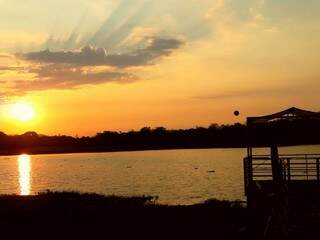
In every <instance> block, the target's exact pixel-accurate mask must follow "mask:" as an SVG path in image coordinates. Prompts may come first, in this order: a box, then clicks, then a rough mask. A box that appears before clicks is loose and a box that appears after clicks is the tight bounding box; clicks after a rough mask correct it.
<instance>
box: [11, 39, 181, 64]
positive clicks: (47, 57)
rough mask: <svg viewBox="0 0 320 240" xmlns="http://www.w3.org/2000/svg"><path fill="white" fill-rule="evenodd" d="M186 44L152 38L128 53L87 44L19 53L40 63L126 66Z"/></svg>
mask: <svg viewBox="0 0 320 240" xmlns="http://www.w3.org/2000/svg"><path fill="white" fill-rule="evenodd" d="M183 44H184V42H183V41H181V40H178V39H165V38H151V39H150V43H149V45H148V46H146V47H145V48H143V49H140V50H135V51H132V52H130V53H126V54H108V53H107V50H106V49H105V48H94V47H91V46H86V47H84V48H82V49H81V50H80V51H58V52H52V51H50V50H45V51H40V52H30V53H26V54H17V57H18V58H23V59H25V60H29V61H34V62H39V63H58V64H60V63H65V64H74V65H77V66H112V67H117V68H126V67H133V66H143V65H150V64H152V63H153V62H154V61H155V60H156V59H158V58H161V57H162V56H167V55H170V54H171V53H172V52H173V51H174V50H175V49H178V48H180V47H181V46H182V45H183Z"/></svg>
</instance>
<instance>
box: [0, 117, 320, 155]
mask: <svg viewBox="0 0 320 240" xmlns="http://www.w3.org/2000/svg"><path fill="white" fill-rule="evenodd" d="M319 143H320V124H319V121H314V120H301V121H278V122H270V123H268V124H261V125H259V124H258V125H255V126H254V127H248V126H247V125H245V124H240V123H236V124H233V125H218V124H211V125H210V126H209V127H207V128H205V127H195V128H191V129H178V130H169V129H166V128H164V127H157V128H150V127H143V128H142V129H140V130H139V131H134V130H132V131H129V132H116V131H104V132H99V133H97V134H96V135H94V136H91V137H89V136H84V137H71V136H65V135H58V136H46V135H41V134H37V133H36V132H26V133H24V134H22V135H6V134H5V133H3V132H0V153H1V154H18V153H22V152H23V153H65V152H100V151H101V152H102V151H131V150H152V149H153V150H156V149H183V148H234V147H247V146H248V144H251V145H252V146H269V145H270V144H278V145H280V146H281V145H303V144H319Z"/></svg>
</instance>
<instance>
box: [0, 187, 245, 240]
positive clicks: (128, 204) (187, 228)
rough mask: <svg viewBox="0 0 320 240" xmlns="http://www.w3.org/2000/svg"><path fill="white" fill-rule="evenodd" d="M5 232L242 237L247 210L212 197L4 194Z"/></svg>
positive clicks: (0, 205)
mask: <svg viewBox="0 0 320 240" xmlns="http://www.w3.org/2000/svg"><path fill="white" fill-rule="evenodd" d="M0 225H1V229H2V234H3V235H5V234H10V236H11V237H13V236H14V237H17V236H18V235H19V237H25V236H26V235H28V236H32V237H33V238H36V239H48V238H52V239H79V238H80V239H186V238H187V239H190V238H191V239H240V238H241V239H242V238H243V237H245V234H246V225H247V211H246V209H245V208H243V207H242V206H241V205H240V204H238V203H235V202H228V201H217V200H210V201H207V202H205V203H201V204H196V205H191V206H168V205H158V204H157V203H156V201H155V199H154V198H152V197H145V196H142V197H116V196H102V195H97V194H80V193H75V192H45V193H40V194H38V195H36V196H13V195H9V196H0Z"/></svg>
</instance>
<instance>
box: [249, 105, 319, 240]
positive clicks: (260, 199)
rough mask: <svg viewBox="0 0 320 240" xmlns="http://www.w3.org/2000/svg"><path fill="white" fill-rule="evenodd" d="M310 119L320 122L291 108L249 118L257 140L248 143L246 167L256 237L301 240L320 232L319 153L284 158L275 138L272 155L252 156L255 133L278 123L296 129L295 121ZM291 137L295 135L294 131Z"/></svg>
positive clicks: (310, 115) (317, 115)
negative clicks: (279, 151)
mask: <svg viewBox="0 0 320 240" xmlns="http://www.w3.org/2000/svg"><path fill="white" fill-rule="evenodd" d="M309 120H310V121H316V122H317V124H318V123H319V124H320V114H319V113H317V112H310V111H305V110H301V109H297V108H290V109H288V110H285V111H282V112H279V113H275V114H271V115H267V116H262V117H251V118H248V119H247V124H248V129H249V133H248V134H249V138H250V136H253V137H252V138H253V140H252V141H251V142H249V143H248V155H247V157H245V158H244V160H243V168H244V186H245V194H246V196H247V206H248V210H249V213H250V216H251V217H250V219H251V223H250V227H251V230H252V232H253V233H255V236H254V237H253V239H273V240H274V239H281V240H286V239H302V238H312V237H313V236H314V235H317V234H318V233H317V230H318V228H319V227H320V154H279V153H278V147H277V144H278V143H277V138H276V137H274V138H272V136H271V138H270V135H269V136H268V137H269V139H271V140H272V141H270V142H269V146H270V154H269V155H255V154H253V148H254V147H253V145H254V144H255V142H254V136H255V134H257V132H254V131H255V130H257V129H258V130H259V128H260V129H261V127H262V128H266V129H268V127H270V126H271V127H272V126H274V125H276V124H279V122H280V124H281V125H282V126H293V124H292V123H293V122H294V121H297V122H299V121H303V124H305V123H306V122H307V121H309ZM318 121H319V122H318ZM286 123H288V125H286ZM290 124H291V125H290ZM286 130H287V129H286ZM250 131H251V132H250ZM288 133H289V134H292V133H294V129H291V130H290V131H288ZM292 135H293V134H292ZM296 137H299V136H296Z"/></svg>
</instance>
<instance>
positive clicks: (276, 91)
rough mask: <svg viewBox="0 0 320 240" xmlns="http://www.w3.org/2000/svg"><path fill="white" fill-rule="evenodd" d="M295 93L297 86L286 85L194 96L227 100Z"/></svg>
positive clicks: (202, 98) (203, 98)
mask: <svg viewBox="0 0 320 240" xmlns="http://www.w3.org/2000/svg"><path fill="white" fill-rule="evenodd" d="M288 92H289V93H290V94H297V92H298V91H297V88H294V87H292V88H291V89H290V90H289V89H288V87H284V88H271V89H252V90H243V91H226V92H224V93H221V94H216V95H202V96H196V97H195V98H196V99H200V100H227V99H237V98H245V97H250V98H251V97H257V96H277V95H283V94H288Z"/></svg>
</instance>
